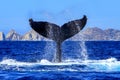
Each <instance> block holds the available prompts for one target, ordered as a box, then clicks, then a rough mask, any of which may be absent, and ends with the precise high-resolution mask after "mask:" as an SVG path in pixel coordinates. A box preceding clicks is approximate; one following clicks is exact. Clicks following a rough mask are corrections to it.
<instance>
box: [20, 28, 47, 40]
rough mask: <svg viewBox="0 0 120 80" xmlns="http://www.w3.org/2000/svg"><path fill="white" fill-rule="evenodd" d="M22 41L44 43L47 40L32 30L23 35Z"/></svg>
mask: <svg viewBox="0 0 120 80" xmlns="http://www.w3.org/2000/svg"><path fill="white" fill-rule="evenodd" d="M22 40H23V41H25V40H27V41H28V40H29V41H44V40H45V41H46V40H48V39H46V38H45V37H42V36H41V35H39V34H38V33H36V32H35V31H34V30H31V31H29V32H27V33H26V34H25V35H23V37H22Z"/></svg>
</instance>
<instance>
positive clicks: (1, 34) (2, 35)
mask: <svg viewBox="0 0 120 80" xmlns="http://www.w3.org/2000/svg"><path fill="white" fill-rule="evenodd" d="M3 40H5V35H4V33H3V32H0V41H3Z"/></svg>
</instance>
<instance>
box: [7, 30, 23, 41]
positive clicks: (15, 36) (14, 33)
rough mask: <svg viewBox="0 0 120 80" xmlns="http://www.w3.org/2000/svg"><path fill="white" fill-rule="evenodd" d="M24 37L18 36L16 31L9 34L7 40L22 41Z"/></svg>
mask: <svg viewBox="0 0 120 80" xmlns="http://www.w3.org/2000/svg"><path fill="white" fill-rule="evenodd" d="M21 39H22V37H21V35H20V34H18V33H17V32H16V31H15V30H13V29H12V30H11V31H9V32H8V34H7V35H6V40H14V41H16V40H21Z"/></svg>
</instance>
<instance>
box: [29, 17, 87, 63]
mask: <svg viewBox="0 0 120 80" xmlns="http://www.w3.org/2000/svg"><path fill="white" fill-rule="evenodd" d="M29 22H30V25H31V27H32V28H33V29H34V30H35V31H36V32H38V33H39V34H40V35H42V36H44V37H46V38H48V39H52V40H54V41H55V42H56V43H57V46H56V47H57V53H56V59H55V62H61V43H62V42H63V41H64V40H66V39H68V38H70V37H72V36H74V35H75V34H77V33H78V32H80V31H81V30H82V29H83V28H84V26H85V24H86V22H87V18H86V16H84V17H83V18H82V19H78V20H74V21H70V22H68V23H65V24H64V25H62V26H61V27H59V26H58V25H56V24H53V23H49V22H42V21H41V22H36V21H33V20H32V19H30V20H29Z"/></svg>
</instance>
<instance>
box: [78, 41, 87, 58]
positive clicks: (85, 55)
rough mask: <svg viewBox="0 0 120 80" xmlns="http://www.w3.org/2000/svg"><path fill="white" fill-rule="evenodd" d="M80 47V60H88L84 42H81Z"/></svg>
mask: <svg viewBox="0 0 120 80" xmlns="http://www.w3.org/2000/svg"><path fill="white" fill-rule="evenodd" d="M80 47H81V53H80V55H81V58H82V60H87V59H88V55H87V47H86V45H85V41H81V42H80Z"/></svg>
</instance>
